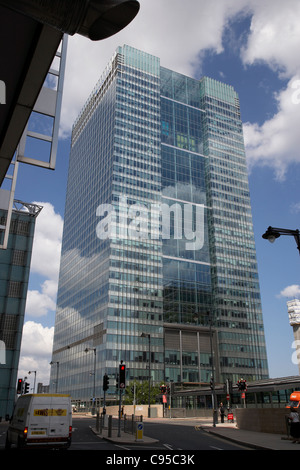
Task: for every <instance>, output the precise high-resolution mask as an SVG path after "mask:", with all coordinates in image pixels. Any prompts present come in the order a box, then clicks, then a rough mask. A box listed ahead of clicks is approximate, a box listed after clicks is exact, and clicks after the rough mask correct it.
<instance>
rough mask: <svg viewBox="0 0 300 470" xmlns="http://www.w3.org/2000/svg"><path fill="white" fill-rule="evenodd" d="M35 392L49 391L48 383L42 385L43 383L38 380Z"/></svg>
mask: <svg viewBox="0 0 300 470" xmlns="http://www.w3.org/2000/svg"><path fill="white" fill-rule="evenodd" d="M36 393H49V385H44V384H43V383H41V382H39V383H38V384H37V391H36Z"/></svg>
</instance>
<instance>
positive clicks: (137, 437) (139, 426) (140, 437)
mask: <svg viewBox="0 0 300 470" xmlns="http://www.w3.org/2000/svg"><path fill="white" fill-rule="evenodd" d="M143 432H144V423H137V424H136V433H135V440H136V441H142V440H143Z"/></svg>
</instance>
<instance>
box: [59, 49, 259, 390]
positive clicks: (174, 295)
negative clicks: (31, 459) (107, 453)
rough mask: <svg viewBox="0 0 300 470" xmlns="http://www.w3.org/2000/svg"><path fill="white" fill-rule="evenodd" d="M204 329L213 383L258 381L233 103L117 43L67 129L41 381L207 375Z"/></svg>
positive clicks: (248, 220)
mask: <svg viewBox="0 0 300 470" xmlns="http://www.w3.org/2000/svg"><path fill="white" fill-rule="evenodd" d="M208 320H209V323H208ZM210 333H213V335H212V336H213V351H214V359H215V361H214V366H215V373H216V379H217V381H224V380H226V379H227V378H231V379H232V380H237V379H238V378H240V377H244V378H248V380H254V379H260V378H265V377H267V376H268V366H267V358H266V348H265V339H264V330H263V320H262V311H261V303H260V291H259V282H258V273H257V265H256V253H255V245H254V236H253V227H252V217H251V207H250V197H249V188H248V178H247V168H246V159H245V151H244V144H243V133H242V122H241V118H240V109H239V99H238V96H237V94H236V92H235V91H234V89H233V88H232V87H231V86H228V85H225V84H223V83H221V82H218V81H216V80H213V79H210V78H206V77H204V78H202V79H201V80H195V79H192V78H189V77H186V76H184V75H181V74H179V73H176V72H174V71H171V70H168V69H166V68H163V67H161V65H160V60H159V58H157V57H154V56H152V55H150V54H147V53H144V52H142V51H139V50H137V49H134V48H132V47H129V46H123V47H119V48H118V49H117V51H116V53H115V54H114V56H113V58H112V59H111V62H110V63H109V64H108V66H107V68H106V70H105V71H104V73H103V75H102V77H101V79H100V80H99V82H98V83H97V85H96V87H95V89H94V90H93V92H92V94H91V95H90V97H89V99H88V100H87V102H86V104H85V106H84V108H83V109H82V111H81V113H80V115H79V117H78V118H77V120H76V122H75V123H74V126H73V132H72V145H71V154H70V164H69V176H68V187H67V197H66V208H65V218H64V233H63V243H62V257H61V267H60V276H59V289H58V298H57V312H56V323H55V334H54V345H53V358H52V364H53V365H52V369H51V381H50V382H51V385H52V386H53V384H54V383H56V387H57V388H56V389H57V390H59V391H67V392H69V393H71V394H72V396H73V398H82V399H85V398H87V397H90V396H92V389H93V383H94V379H96V380H95V383H96V387H97V390H96V392H95V393H96V396H100V394H101V392H100V390H101V388H102V377H103V375H104V373H108V374H109V375H110V377H111V378H114V377H115V376H116V373H117V370H118V364H119V362H120V361H121V360H122V361H124V363H125V364H126V366H127V367H126V369H127V379H128V380H133V379H136V380H145V379H147V378H148V373H149V368H148V367H149V360H150V373H151V379H152V380H153V382H156V383H161V382H162V381H174V382H176V383H182V382H192V383H199V382H209V378H210V374H211V369H212V357H211V345H210ZM93 354H94V355H93ZM94 359H95V360H94ZM94 374H96V377H95V376H94ZM110 384H111V385H112V384H113V380H111V381H110ZM109 392H110V393H113V392H114V388H113V387H112V386H110V389H109Z"/></svg>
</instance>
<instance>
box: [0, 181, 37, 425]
mask: <svg viewBox="0 0 300 470" xmlns="http://www.w3.org/2000/svg"><path fill="white" fill-rule="evenodd" d="M1 191H2V192H1V196H3V194H4V190H1ZM2 201H3V199H2V200H1V202H2ZM40 210H41V207H40V206H37V205H36V204H26V203H22V202H21V201H15V204H14V209H13V211H12V216H11V222H10V229H9V237H8V244H7V248H6V249H5V250H4V249H3V250H0V276H1V290H0V309H1V310H0V376H1V381H0V416H1V417H2V418H4V417H5V416H6V415H8V416H11V415H12V412H13V408H14V404H15V399H16V387H17V372H18V367H19V357H20V349H21V339H22V329H23V323H24V315H25V304H26V296H27V287H28V280H29V270H30V262H31V253H32V243H33V236H34V228H35V221H36V217H37V216H38V214H39V212H40ZM6 219H7V206H6V204H4V205H1V209H0V227H1V228H2V227H3V228H4V227H5V225H6ZM2 238H3V230H1V242H2Z"/></svg>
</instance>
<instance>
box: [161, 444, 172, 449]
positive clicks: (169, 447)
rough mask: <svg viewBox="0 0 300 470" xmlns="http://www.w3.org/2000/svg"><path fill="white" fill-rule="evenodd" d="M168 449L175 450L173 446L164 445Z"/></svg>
mask: <svg viewBox="0 0 300 470" xmlns="http://www.w3.org/2000/svg"><path fill="white" fill-rule="evenodd" d="M163 445H164V446H165V447H166V448H167V449H169V450H173V447H172V446H171V444H163Z"/></svg>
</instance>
